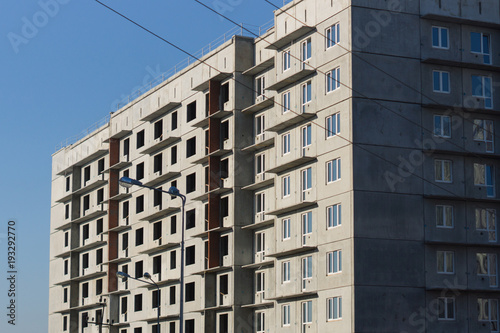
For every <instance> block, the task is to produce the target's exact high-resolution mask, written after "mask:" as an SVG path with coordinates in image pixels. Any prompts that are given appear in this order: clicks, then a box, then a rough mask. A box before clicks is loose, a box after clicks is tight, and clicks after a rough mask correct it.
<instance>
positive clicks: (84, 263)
mask: <svg viewBox="0 0 500 333" xmlns="http://www.w3.org/2000/svg"><path fill="white" fill-rule="evenodd" d="M82 267H83V269H85V268H89V254H88V253H85V254H84V255H83V256H82Z"/></svg>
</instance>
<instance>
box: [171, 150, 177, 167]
mask: <svg viewBox="0 0 500 333" xmlns="http://www.w3.org/2000/svg"><path fill="white" fill-rule="evenodd" d="M175 163H177V146H173V147H172V150H171V151H170V165H174V164H175Z"/></svg>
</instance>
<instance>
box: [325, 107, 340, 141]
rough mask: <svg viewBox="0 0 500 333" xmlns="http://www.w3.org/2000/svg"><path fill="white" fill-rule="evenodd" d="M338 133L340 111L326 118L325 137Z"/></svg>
mask: <svg viewBox="0 0 500 333" xmlns="http://www.w3.org/2000/svg"><path fill="white" fill-rule="evenodd" d="M337 134H340V113H336V114H334V115H331V116H329V117H327V118H326V138H327V139H328V138H331V137H333V136H335V135H337Z"/></svg>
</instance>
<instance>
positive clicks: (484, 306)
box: [477, 298, 499, 332]
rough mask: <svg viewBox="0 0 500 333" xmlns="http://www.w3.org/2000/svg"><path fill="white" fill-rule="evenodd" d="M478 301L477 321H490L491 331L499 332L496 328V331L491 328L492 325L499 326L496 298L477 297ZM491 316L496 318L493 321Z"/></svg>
mask: <svg viewBox="0 0 500 333" xmlns="http://www.w3.org/2000/svg"><path fill="white" fill-rule="evenodd" d="M477 303H478V309H479V313H478V321H479V322H480V323H481V322H483V323H484V322H488V323H490V329H491V332H499V330H498V329H497V330H496V331H495V330H493V327H497V328H498V327H499V326H498V318H499V313H498V303H499V301H498V299H487V298H486V299H485V298H478V299H477ZM493 317H496V320H495V321H493Z"/></svg>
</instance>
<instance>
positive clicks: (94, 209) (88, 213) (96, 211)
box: [71, 203, 108, 224]
mask: <svg viewBox="0 0 500 333" xmlns="http://www.w3.org/2000/svg"><path fill="white" fill-rule="evenodd" d="M107 212H108V205H107V204H105V203H101V204H98V205H97V204H96V205H94V206H91V207H90V208H89V209H86V210H84V211H83V213H82V216H80V217H79V218H77V219H74V220H73V221H71V223H75V224H80V223H82V222H85V221H88V220H91V219H93V218H95V217H98V216H101V215H104V214H106V213H107Z"/></svg>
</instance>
